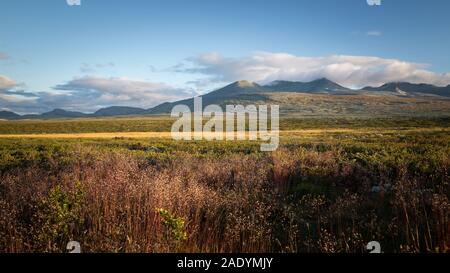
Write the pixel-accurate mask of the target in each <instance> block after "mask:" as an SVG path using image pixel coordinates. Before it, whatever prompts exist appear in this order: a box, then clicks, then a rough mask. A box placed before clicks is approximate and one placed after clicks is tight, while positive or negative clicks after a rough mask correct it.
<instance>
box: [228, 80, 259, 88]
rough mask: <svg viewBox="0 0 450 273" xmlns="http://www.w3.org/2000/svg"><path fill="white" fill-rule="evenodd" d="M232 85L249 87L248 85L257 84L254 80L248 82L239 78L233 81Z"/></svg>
mask: <svg viewBox="0 0 450 273" xmlns="http://www.w3.org/2000/svg"><path fill="white" fill-rule="evenodd" d="M233 85H235V86H237V87H239V88H250V87H257V86H258V85H257V84H256V83H254V82H249V81H246V80H241V81H237V82H235V83H234V84H233Z"/></svg>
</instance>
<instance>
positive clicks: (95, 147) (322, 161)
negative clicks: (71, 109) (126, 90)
mask: <svg viewBox="0 0 450 273" xmlns="http://www.w3.org/2000/svg"><path fill="white" fill-rule="evenodd" d="M172 121H173V120H172V119H170V118H166V117H162V116H159V117H146V118H120V119H102V120H89V119H80V120H51V121H44V120H42V121H17V122H10V121H2V122H0V251H1V252H36V251H38V252H65V245H66V243H67V242H68V241H70V240H76V241H79V242H80V243H81V244H82V247H83V251H85V252H307V253H308V252H365V246H366V244H367V243H368V242H369V241H373V240H376V241H380V242H381V244H382V247H383V251H385V252H448V251H449V248H450V202H449V198H450V187H449V181H450V179H449V175H450V134H449V132H450V127H449V125H450V122H449V119H448V118H447V117H440V118H411V117H399V118H383V117H380V118H372V119H368V118H354V117H344V118H335V119H323V118H307V119H296V118H286V119H282V120H281V126H280V127H281V130H282V132H281V143H280V148H279V149H278V150H277V151H276V152H273V153H263V152H261V151H260V149H259V148H260V146H259V144H260V143H259V142H250V141H236V142H234V141H232V142H225V141H222V142H207V141H174V140H172V139H171V138H170V134H169V133H168V132H169V131H170V126H171V122H172Z"/></svg>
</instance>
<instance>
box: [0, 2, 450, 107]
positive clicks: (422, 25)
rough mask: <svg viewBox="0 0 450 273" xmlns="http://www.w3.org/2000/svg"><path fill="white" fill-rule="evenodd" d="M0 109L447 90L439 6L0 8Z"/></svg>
mask: <svg viewBox="0 0 450 273" xmlns="http://www.w3.org/2000/svg"><path fill="white" fill-rule="evenodd" d="M0 7H1V8H0V12H1V16H0V110H1V109H3V110H12V111H17V112H21V113H26V112H43V111H47V110H51V109H53V108H57V107H61V108H65V109H69V110H82V111H87V112H89V111H95V110H96V109H98V108H100V107H105V106H110V105H130V106H139V107H151V106H154V105H156V104H158V103H161V102H163V101H165V100H177V99H179V98H183V97H189V96H192V95H194V94H197V93H204V92H206V91H210V90H212V89H214V88H217V87H219V86H221V85H224V84H226V83H228V82H231V81H234V80H239V79H247V80H251V81H256V82H258V83H262V84H264V83H268V82H270V81H272V80H277V79H285V80H299V81H306V80H312V79H314V78H318V77H329V78H331V79H332V80H335V81H337V82H339V83H341V84H344V85H347V86H351V87H361V86H365V85H378V84H382V83H384V82H386V81H397V80H398V81H400V80H408V81H412V82H429V83H433V84H437V85H448V84H450V73H449V72H450V54H449V53H450V52H449V51H450V18H449V17H448V11H449V10H450V1H447V0H433V1H419V0H409V1H408V0H382V5H381V6H377V7H374V6H369V5H368V4H367V3H366V0H345V1H336V0H310V1H306V0H305V1H301V0H292V1H289V0H240V1H238V0H226V1H225V0H222V1H219V0H127V1H125V0H108V1H103V0H81V6H69V5H67V3H66V0H42V1H30V0H2V2H1V4H0Z"/></svg>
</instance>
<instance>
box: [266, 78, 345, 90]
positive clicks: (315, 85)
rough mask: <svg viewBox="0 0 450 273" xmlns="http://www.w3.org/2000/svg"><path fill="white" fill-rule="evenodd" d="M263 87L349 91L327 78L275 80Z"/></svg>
mask: <svg viewBox="0 0 450 273" xmlns="http://www.w3.org/2000/svg"><path fill="white" fill-rule="evenodd" d="M265 87H266V88H267V89H271V90H274V91H277V92H301V93H335V92H349V91H351V89H349V88H346V87H343V86H341V85H339V84H337V83H335V82H333V81H330V80H329V79H327V78H322V79H318V80H315V81H312V82H290V81H275V82H273V83H272V84H270V85H267V86H265Z"/></svg>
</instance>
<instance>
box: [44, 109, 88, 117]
mask: <svg viewBox="0 0 450 273" xmlns="http://www.w3.org/2000/svg"><path fill="white" fill-rule="evenodd" d="M86 116H87V114H84V113H81V112H71V111H66V110H63V109H55V110H53V111H50V112H47V113H43V114H41V115H39V117H41V118H82V117H86Z"/></svg>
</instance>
